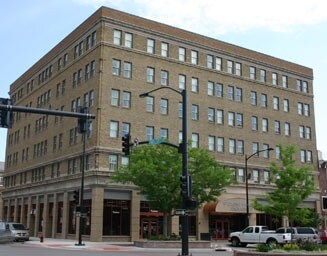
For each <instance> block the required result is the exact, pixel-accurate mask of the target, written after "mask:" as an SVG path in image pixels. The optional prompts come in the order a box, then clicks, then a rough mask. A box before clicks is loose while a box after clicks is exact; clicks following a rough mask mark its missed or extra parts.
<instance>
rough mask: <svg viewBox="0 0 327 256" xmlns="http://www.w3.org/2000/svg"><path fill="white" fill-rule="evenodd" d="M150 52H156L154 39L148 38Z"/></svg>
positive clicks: (148, 50)
mask: <svg viewBox="0 0 327 256" xmlns="http://www.w3.org/2000/svg"><path fill="white" fill-rule="evenodd" d="M146 51H147V52H148V53H154V40H153V39H150V38H148V40H147V50H146Z"/></svg>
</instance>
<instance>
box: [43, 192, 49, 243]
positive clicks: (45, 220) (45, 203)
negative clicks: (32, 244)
mask: <svg viewBox="0 0 327 256" xmlns="http://www.w3.org/2000/svg"><path fill="white" fill-rule="evenodd" d="M48 212H49V203H48V195H46V194H45V195H44V197H43V216H42V220H43V222H42V234H43V236H44V237H47V234H48V227H49V225H48V222H49V214H48Z"/></svg>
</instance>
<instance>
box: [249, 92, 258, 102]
mask: <svg viewBox="0 0 327 256" xmlns="http://www.w3.org/2000/svg"><path fill="white" fill-rule="evenodd" d="M250 102H251V105H253V106H256V105H257V93H256V92H254V91H251V92H250Z"/></svg>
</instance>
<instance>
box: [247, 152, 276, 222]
mask: <svg viewBox="0 0 327 256" xmlns="http://www.w3.org/2000/svg"><path fill="white" fill-rule="evenodd" d="M271 150H274V149H273V148H267V149H262V150H258V151H256V152H254V153H253V154H252V155H249V156H247V155H245V196H246V226H249V223H250V221H249V182H248V179H249V177H248V160H249V159H250V158H251V157H253V156H255V155H257V154H258V153H260V152H265V151H271Z"/></svg>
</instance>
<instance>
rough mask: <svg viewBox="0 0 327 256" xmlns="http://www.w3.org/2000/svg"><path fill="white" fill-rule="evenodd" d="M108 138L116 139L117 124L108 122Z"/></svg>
mask: <svg viewBox="0 0 327 256" xmlns="http://www.w3.org/2000/svg"><path fill="white" fill-rule="evenodd" d="M109 137H110V138H118V122H116V121H110V132H109Z"/></svg>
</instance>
